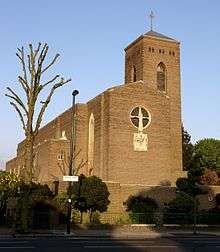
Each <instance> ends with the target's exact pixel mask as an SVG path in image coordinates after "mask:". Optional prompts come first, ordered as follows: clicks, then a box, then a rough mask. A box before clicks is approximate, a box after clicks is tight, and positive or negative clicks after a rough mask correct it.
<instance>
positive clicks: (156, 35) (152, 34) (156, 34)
mask: <svg viewBox="0 0 220 252" xmlns="http://www.w3.org/2000/svg"><path fill="white" fill-rule="evenodd" d="M144 36H146V37H153V38H155V37H156V38H160V39H165V40H171V41H175V42H177V40H175V39H173V38H170V37H167V36H165V35H163V34H161V33H158V32H155V31H153V30H151V31H149V32H146V33H145V34H144Z"/></svg>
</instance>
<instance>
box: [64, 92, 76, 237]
mask: <svg viewBox="0 0 220 252" xmlns="http://www.w3.org/2000/svg"><path fill="white" fill-rule="evenodd" d="M78 94H79V91H78V90H73V92H72V110H71V112H72V113H71V137H70V160H69V176H72V175H74V172H75V167H74V157H75V145H76V96H77V95H78ZM71 185H72V183H71V181H70V182H69V198H68V212H67V226H66V231H67V234H70V225H71V211H72V202H71V196H72V195H71Z"/></svg>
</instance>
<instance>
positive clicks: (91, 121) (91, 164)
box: [88, 113, 95, 175]
mask: <svg viewBox="0 0 220 252" xmlns="http://www.w3.org/2000/svg"><path fill="white" fill-rule="evenodd" d="M94 124H95V120H94V115H93V113H92V114H91V115H90V118H89V141H88V173H89V174H88V175H92V174H93V168H94V136H95V134H94V133H95V127H94V126H95V125H94Z"/></svg>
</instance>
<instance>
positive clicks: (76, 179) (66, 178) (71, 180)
mask: <svg viewBox="0 0 220 252" xmlns="http://www.w3.org/2000/svg"><path fill="white" fill-rule="evenodd" d="M78 180H79V177H78V176H63V181H69V182H77V181H78Z"/></svg>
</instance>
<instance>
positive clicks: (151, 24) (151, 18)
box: [149, 11, 155, 31]
mask: <svg viewBox="0 0 220 252" xmlns="http://www.w3.org/2000/svg"><path fill="white" fill-rule="evenodd" d="M149 17H150V30H151V31H153V18H154V17H155V16H154V13H153V11H151V12H150V15H149Z"/></svg>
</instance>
